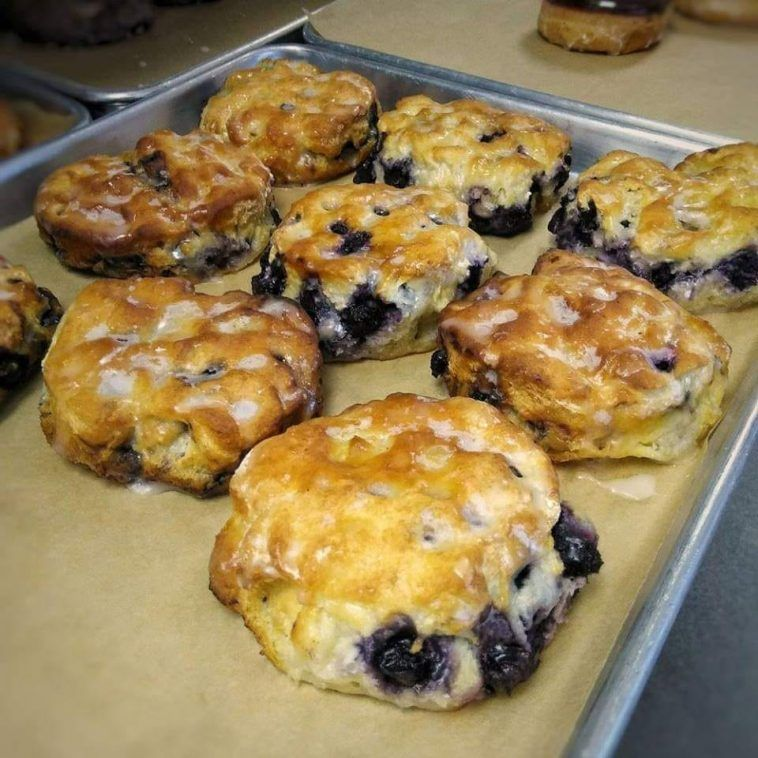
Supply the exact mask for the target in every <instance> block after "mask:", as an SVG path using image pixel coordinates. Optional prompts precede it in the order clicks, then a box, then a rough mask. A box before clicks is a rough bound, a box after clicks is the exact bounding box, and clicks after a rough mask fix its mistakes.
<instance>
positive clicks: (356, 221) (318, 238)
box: [253, 184, 495, 361]
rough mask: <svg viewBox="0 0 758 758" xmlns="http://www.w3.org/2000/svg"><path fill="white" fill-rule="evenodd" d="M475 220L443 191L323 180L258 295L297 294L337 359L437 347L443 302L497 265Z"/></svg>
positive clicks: (257, 286)
mask: <svg viewBox="0 0 758 758" xmlns="http://www.w3.org/2000/svg"><path fill="white" fill-rule="evenodd" d="M466 224H467V212H466V206H465V204H464V203H461V202H460V201H458V200H456V198H455V197H454V196H453V195H451V194H450V193H449V192H446V191H444V190H439V189H433V188H429V187H410V188H407V189H395V188H394V187H388V186H387V185H385V184H371V185H366V184H364V185H359V186H354V185H349V184H348V185H336V186H331V187H323V188H321V189H317V190H314V191H313V192H310V193H309V194H307V195H306V196H305V197H303V198H301V199H300V200H298V201H297V202H296V203H294V205H293V206H292V207H291V209H290V211H289V213H288V214H287V217H286V218H285V219H284V221H283V222H282V224H281V226H279V228H278V229H277V230H276V231H275V232H274V235H273V237H272V241H271V249H270V251H268V252H267V253H266V254H265V255H264V257H263V260H262V262H261V273H260V274H259V275H258V276H255V277H253V292H259V293H263V292H269V293H271V294H275V295H281V294H284V295H287V296H288V297H291V298H294V299H296V300H298V301H299V302H300V304H301V305H302V306H303V308H305V310H306V311H307V313H308V315H309V316H310V317H311V318H312V319H313V321H314V323H315V324H316V326H317V328H318V331H319V337H320V340H321V349H322V351H323V353H324V355H325V357H326V358H327V359H330V360H340V361H352V360H357V359H360V358H379V359H383V360H384V359H387V358H397V357H398V356H400V355H407V354H408V353H418V352H424V351H426V350H431V349H432V348H433V347H434V344H435V341H436V337H437V316H438V315H439V312H440V311H441V310H442V308H444V306H445V305H447V304H448V303H449V302H450V301H452V300H455V299H456V298H458V297H463V295H465V294H467V293H468V292H471V291H472V290H474V289H476V288H477V287H478V286H479V283H480V282H481V281H483V280H484V279H486V278H487V277H489V276H490V274H491V273H492V272H493V270H494V266H495V254H494V253H493V252H492V251H491V250H490V249H489V248H488V247H487V245H486V244H485V242H484V241H483V240H482V238H481V237H480V236H479V235H478V234H477V233H476V232H473V231H472V230H471V229H468V228H467V226H466Z"/></svg>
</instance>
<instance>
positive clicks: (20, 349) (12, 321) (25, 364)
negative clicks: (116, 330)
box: [0, 256, 63, 403]
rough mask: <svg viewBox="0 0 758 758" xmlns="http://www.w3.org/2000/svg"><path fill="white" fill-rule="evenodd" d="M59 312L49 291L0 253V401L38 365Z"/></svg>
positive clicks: (59, 314) (58, 317) (54, 298)
mask: <svg viewBox="0 0 758 758" xmlns="http://www.w3.org/2000/svg"><path fill="white" fill-rule="evenodd" d="M62 313H63V309H62V308H61V304H60V303H59V302H58V300H57V298H56V297H55V295H53V293H52V292H50V290H46V289H45V288H44V287H37V286H36V285H35V284H34V281H33V280H32V278H31V276H30V275H29V272H28V271H27V270H26V269H25V268H24V267H23V266H12V265H11V264H10V263H8V261H6V260H5V258H3V257H2V256H0V403H2V401H3V400H4V399H5V397H6V396H7V394H8V393H9V392H10V391H11V390H12V389H14V388H15V387H18V386H19V385H20V384H23V383H24V382H25V381H26V380H27V379H29V377H30V376H32V374H34V372H35V371H36V370H37V369H38V368H39V364H40V361H41V360H42V356H43V355H44V354H45V351H46V350H47V347H48V345H49V344H50V340H51V339H52V337H53V332H54V331H55V327H56V326H57V325H58V322H59V321H60V318H61V314H62Z"/></svg>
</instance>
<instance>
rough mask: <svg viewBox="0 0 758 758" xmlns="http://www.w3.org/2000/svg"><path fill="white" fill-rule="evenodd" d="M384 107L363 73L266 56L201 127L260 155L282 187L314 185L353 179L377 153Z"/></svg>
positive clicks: (211, 107)
mask: <svg viewBox="0 0 758 758" xmlns="http://www.w3.org/2000/svg"><path fill="white" fill-rule="evenodd" d="M380 110H381V109H380V106H379V102H378V100H377V95H376V89H375V88H374V85H373V84H372V83H371V82H370V81H369V80H368V79H366V78H364V77H362V76H360V75H359V74H356V73H354V72H352V71H321V70H320V69H318V68H316V67H315V66H312V65H311V64H310V63H306V62H304V61H296V60H285V59H281V60H270V59H265V60H263V61H262V62H261V63H259V64H258V65H257V66H256V67H255V68H250V69H244V70H241V71H235V72H234V73H233V74H232V75H231V76H230V77H229V78H228V79H227V80H226V81H225V82H224V86H223V88H222V89H221V90H220V91H219V92H218V93H217V94H215V95H214V96H213V97H211V99H210V100H209V101H208V104H207V105H206V106H205V109H204V110H203V115H202V118H201V120H200V128H201V129H205V130H206V131H209V132H213V133H215V134H220V135H222V136H223V137H225V138H226V139H229V140H231V142H232V143H233V144H235V145H244V146H245V147H246V148H248V149H249V150H250V151H252V152H254V153H255V154H256V155H257V156H258V157H259V158H260V159H261V160H262V161H263V162H264V163H265V164H266V165H267V166H268V167H269V168H270V169H271V171H272V172H273V174H274V179H275V181H276V183H277V184H307V183H309V182H318V181H324V180H326V179H334V178H335V177H337V176H341V175H342V174H347V173H349V172H350V171H352V170H353V169H354V168H355V167H356V166H357V165H358V164H359V163H360V162H361V161H362V160H363V159H364V158H365V157H366V156H367V155H368V154H369V153H370V152H371V150H372V149H373V147H374V145H375V143H376V135H377V132H376V121H377V118H378V114H379V112H380Z"/></svg>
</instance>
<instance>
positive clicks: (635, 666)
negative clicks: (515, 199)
mask: <svg viewBox="0 0 758 758" xmlns="http://www.w3.org/2000/svg"><path fill="white" fill-rule="evenodd" d="M345 47H346V46H340V49H339V50H332V49H329V48H328V47H314V46H303V45H278V46H271V47H265V48H259V49H257V50H255V51H253V52H250V53H247V54H245V55H244V56H242V57H239V58H235V59H234V60H231V61H227V62H225V63H224V64H222V65H219V66H217V67H215V68H213V69H212V70H208V71H205V72H203V73H202V74H200V75H197V76H193V77H192V79H191V80H186V81H183V82H180V83H177V84H176V86H174V87H172V88H171V89H168V90H164V91H162V92H160V93H158V94H156V95H154V96H152V97H149V98H147V99H145V100H142V101H141V102H139V103H136V104H135V105H132V106H130V107H129V108H127V109H125V110H123V111H121V112H118V113H113V114H111V115H108V116H106V117H104V118H102V119H100V120H99V121H97V122H96V123H94V124H92V125H90V126H87V127H85V128H83V129H81V130H79V131H77V132H75V133H73V134H70V135H68V136H67V137H65V138H64V139H63V140H59V141H58V142H56V144H54V145H50V146H48V147H47V148H46V149H44V150H43V151H40V152H39V153H38V157H37V160H36V162H34V164H33V165H27V166H26V167H25V169H24V170H23V171H20V172H17V173H16V174H15V175H14V176H13V177H10V178H9V179H8V180H7V181H6V184H5V187H4V189H5V190H6V196H7V197H9V198H10V201H9V202H8V203H5V204H3V206H0V222H2V223H9V222H10V221H13V220H16V219H18V218H21V217H23V216H27V215H28V214H29V212H30V209H31V201H32V198H33V195H34V192H35V190H36V187H37V184H38V183H39V181H40V180H41V179H42V178H43V177H44V176H45V175H46V174H47V173H49V172H50V171H51V170H52V169H54V168H56V167H58V166H60V165H63V164H65V163H68V162H70V161H72V160H75V159H77V158H81V157H83V156H85V155H87V154H90V153H93V152H116V151H120V150H123V149H125V148H127V147H128V146H130V145H132V144H133V143H134V141H135V140H136V139H137V138H138V137H140V136H141V135H142V134H144V133H145V132H147V131H149V130H151V129H155V128H158V127H169V128H172V129H175V130H177V131H185V130H189V129H191V128H193V127H194V126H196V124H197V121H198V116H199V113H200V110H201V109H202V107H203V105H204V103H205V101H206V100H207V98H208V97H209V96H210V95H211V94H213V92H214V91H215V90H216V89H218V87H219V86H220V85H221V83H222V82H223V80H224V78H225V77H226V76H227V75H228V74H229V73H230V72H231V71H232V70H234V69H236V68H240V67H244V66H251V65H254V64H255V63H257V62H258V61H259V60H260V59H261V58H264V57H289V58H300V59H305V60H308V61H310V62H312V63H314V64H316V65H318V66H319V67H321V68H323V69H327V70H329V69H336V68H345V67H348V68H350V69H352V70H354V71H357V72H359V73H361V74H364V75H366V76H368V77H369V78H371V79H372V81H373V82H374V83H375V84H376V87H377V90H378V92H379V95H380V99H381V100H382V103H383V104H384V105H385V106H392V105H393V104H394V102H395V101H396V100H397V99H398V98H400V97H404V96H406V95H410V94H413V93H417V92H419V91H423V92H424V93H426V94H428V95H429V96H430V97H433V98H436V99H442V100H444V99H453V98H459V97H476V98H480V99H483V100H488V101H490V102H493V103H495V104H497V105H500V106H502V107H509V108H515V109H518V110H521V111H526V112H529V113H533V114H535V115H537V116H541V117H544V118H547V119H549V120H550V121H552V122H553V123H555V124H556V125H558V126H560V127H561V128H563V129H565V130H566V131H568V132H569V133H570V135H571V137H572V141H573V144H574V168H575V169H579V170H581V169H582V168H584V167H586V166H587V165H589V164H590V163H591V162H593V161H594V160H596V159H597V158H599V157H600V156H601V155H602V154H603V153H605V152H607V151H608V150H610V149H614V148H622V149H629V150H635V151H639V152H643V153H645V154H647V155H651V156H653V157H656V158H659V159H661V160H664V161H666V162H668V163H673V162H675V161H676V160H678V159H680V158H681V157H683V156H684V155H685V154H687V153H689V152H692V151H694V150H699V149H703V148H707V147H711V146H714V145H718V144H723V143H725V142H727V141H728V140H727V139H725V138H723V137H719V136H718V135H713V134H707V133H703V132H697V131H694V130H688V129H682V128H678V127H670V126H668V125H666V124H661V123H658V122H654V121H650V120H647V119H643V118H639V117H634V116H628V115H626V114H622V113H618V112H615V111H608V110H606V109H603V108H598V107H596V106H590V105H586V104H582V103H576V102H574V101H570V100H566V99H563V98H553V97H551V96H547V95H544V94H542V93H538V92H533V91H530V90H524V89H522V88H519V87H513V86H510V85H505V84H499V83H497V82H491V81H488V80H484V79H480V78H476V77H470V76H465V75H462V74H457V73H455V72H448V71H445V70H444V69H435V68H434V67H432V66H418V65H416V64H415V63H413V62H412V61H407V60H403V59H398V58H391V59H390V58H388V57H386V56H384V57H383V56H381V54H379V53H371V54H362V53H361V52H360V51H358V52H356V51H348V50H346V49H344V48H345ZM757 417H758V377H756V380H755V381H754V382H753V383H752V384H750V383H745V384H744V385H743V386H742V387H741V388H740V392H739V393H738V395H737V397H735V399H734V400H733V402H732V403H731V405H730V407H729V409H728V412H727V414H726V417H725V419H724V422H723V423H722V424H721V426H720V427H719V429H718V430H717V433H716V434H715V435H714V438H713V441H712V444H711V445H710V447H709V455H708V457H707V459H706V462H705V464H704V466H703V469H702V470H701V472H700V479H699V481H698V482H697V483H694V484H693V492H697V493H698V495H697V498H696V500H695V502H694V503H693V506H692V509H691V511H690V513H689V514H688V516H687V518H686V520H684V521H683V523H682V524H681V525H680V528H679V529H678V530H675V531H676V533H675V534H673V535H672V536H671V541H670V544H669V545H668V546H666V549H664V550H662V551H661V556H660V561H659V564H658V565H657V566H655V567H653V569H652V571H651V579H650V581H649V584H648V586H647V588H646V592H644V593H643V595H644V598H643V600H642V601H641V602H640V603H639V604H638V606H637V607H636V608H635V609H634V611H633V613H632V614H631V615H630V618H629V620H628V623H627V625H626V627H625V629H624V630H622V632H621V634H620V636H619V639H618V641H617V645H616V649H615V653H614V655H612V656H611V659H610V660H609V662H608V665H607V666H606V669H605V671H604V673H603V675H602V677H601V678H600V680H599V681H598V683H597V686H596V688H595V691H594V692H593V694H592V696H591V697H590V699H589V701H588V704H587V707H586V709H585V712H584V714H583V716H582V718H581V719H580V722H579V723H578V725H577V727H576V731H575V734H574V736H573V739H572V742H571V744H570V747H569V748H568V753H569V754H570V755H576V756H592V757H593V758H595V756H606V755H609V754H610V753H611V752H612V750H613V747H614V745H615V744H616V742H617V740H618V738H619V736H620V734H621V732H622V730H623V728H624V726H625V724H626V722H627V720H628V717H629V715H630V713H631V711H632V709H633V708H634V704H635V702H636V699H637V697H638V696H639V693H640V691H641V689H642V687H643V685H644V683H645V681H646V679H647V677H648V675H649V673H650V670H651V668H652V666H653V664H654V662H655V659H656V657H657V654H658V652H659V650H660V648H661V646H662V645H663V642H664V641H665V638H666V635H667V633H668V631H669V629H670V626H671V623H672V622H673V619H674V618H675V616H676V613H677V611H678V609H679V607H680V605H681V602H682V600H683V598H684V596H685V594H686V592H687V589H688V587H689V585H690V583H691V581H692V578H693V576H694V573H695V571H696V569H697V566H698V564H699V562H700V560H701V558H702V556H703V553H704V551H705V548H706V546H707V545H708V541H709V539H710V537H711V535H712V533H713V531H714V528H715V526H716V523H717V522H718V519H719V516H720V515H721V512H722V510H723V508H724V505H725V504H726V501H727V498H728V495H729V492H730V491H731V489H732V487H733V486H734V484H735V482H736V480H737V477H738V476H739V472H740V468H741V463H742V461H744V459H745V456H746V451H747V450H748V449H749V447H750V445H751V443H752V442H753V440H754V438H755V436H756V418H757Z"/></svg>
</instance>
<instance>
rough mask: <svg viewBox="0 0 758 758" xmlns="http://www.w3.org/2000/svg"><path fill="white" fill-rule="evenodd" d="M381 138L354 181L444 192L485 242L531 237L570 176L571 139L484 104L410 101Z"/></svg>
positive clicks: (386, 123)
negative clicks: (537, 217) (537, 218)
mask: <svg viewBox="0 0 758 758" xmlns="http://www.w3.org/2000/svg"><path fill="white" fill-rule="evenodd" d="M379 132H380V137H379V142H378V143H377V146H376V149H375V150H374V152H373V154H372V155H371V156H369V158H367V160H366V162H365V163H364V164H363V165H362V166H360V167H359V169H358V171H356V174H355V178H354V181H355V182H376V181H379V182H385V183H387V184H391V185H393V186H394V187H407V186H409V185H414V184H416V185H425V186H428V187H438V188H440V189H446V190H448V191H449V192H452V193H453V194H454V195H455V196H456V197H457V198H458V199H459V200H462V201H463V202H465V203H466V204H467V205H468V207H469V221H470V224H471V226H472V228H473V229H475V230H476V231H477V232H479V233H480V234H497V235H500V236H505V237H510V236H512V235H514V234H518V233H519V232H523V231H526V230H527V229H529V228H530V227H531V225H532V220H533V216H534V213H535V211H536V210H546V209H547V208H549V207H550V206H551V205H552V204H553V202H554V201H555V199H556V197H557V192H558V190H559V189H560V187H561V186H562V185H563V184H564V183H565V181H566V179H568V176H569V168H568V167H569V166H570V165H571V154H570V151H571V143H570V141H569V138H568V135H567V134H565V133H564V132H562V131H561V130H560V129H557V128H556V127H554V126H552V125H551V124H548V123H547V122H545V121H542V120H541V119H539V118H536V117H535V116H528V115H526V114H523V113H511V112H509V111H504V110H501V109H500V108H496V107H494V106H492V105H488V104H487V103H483V102H481V101H479V100H453V101H452V102H449V103H436V102H435V101H434V100H432V99H430V98H428V97H426V96H425V95H415V96H413V97H406V98H403V99H402V100H400V101H399V102H398V103H397V105H396V106H395V110H393V111H388V112H387V113H384V114H383V115H382V117H381V118H380V119H379Z"/></svg>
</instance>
